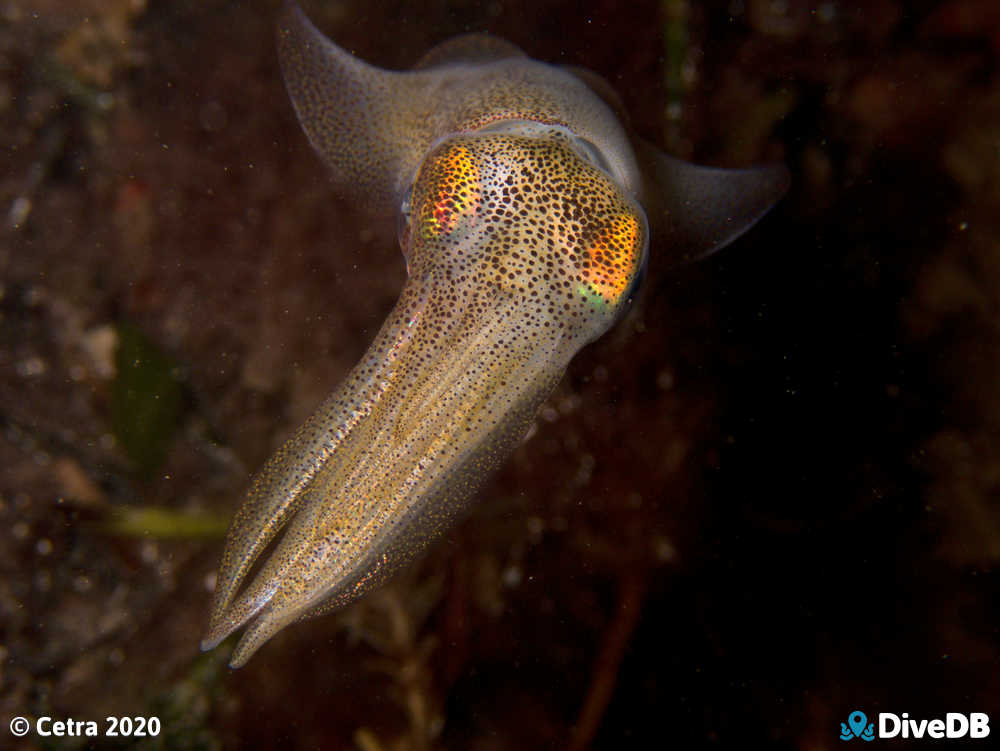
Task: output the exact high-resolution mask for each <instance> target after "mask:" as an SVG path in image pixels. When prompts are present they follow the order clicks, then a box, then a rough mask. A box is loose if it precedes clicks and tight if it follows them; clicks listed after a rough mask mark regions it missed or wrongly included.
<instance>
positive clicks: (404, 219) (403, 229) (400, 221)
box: [396, 185, 413, 257]
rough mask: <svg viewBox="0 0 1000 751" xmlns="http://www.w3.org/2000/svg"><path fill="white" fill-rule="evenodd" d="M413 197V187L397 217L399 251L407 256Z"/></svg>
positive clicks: (404, 198)
mask: <svg viewBox="0 0 1000 751" xmlns="http://www.w3.org/2000/svg"><path fill="white" fill-rule="evenodd" d="M412 196H413V186H412V185H411V186H410V189H409V190H407V191H406V195H405V196H403V201H402V203H400V204H399V215H398V216H397V217H396V237H397V239H398V240H399V249H400V250H401V251H403V256H404V257H405V256H406V245H407V243H408V242H409V240H410V199H411V198H412Z"/></svg>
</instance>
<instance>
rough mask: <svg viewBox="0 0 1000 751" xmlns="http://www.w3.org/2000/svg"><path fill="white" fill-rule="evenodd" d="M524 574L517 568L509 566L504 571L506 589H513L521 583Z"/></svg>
mask: <svg viewBox="0 0 1000 751" xmlns="http://www.w3.org/2000/svg"><path fill="white" fill-rule="evenodd" d="M522 577H523V574H522V573H521V569H519V568H518V567H517V566H508V567H507V568H505V569H504V570H503V583H504V586H505V587H508V588H509V589H513V588H514V587H516V586H518V585H519V584H520V583H521V579H522Z"/></svg>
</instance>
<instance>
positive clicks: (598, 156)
mask: <svg viewBox="0 0 1000 751" xmlns="http://www.w3.org/2000/svg"><path fill="white" fill-rule="evenodd" d="M573 146H574V147H575V148H576V150H577V151H578V152H579V153H580V154H581V155H582V156H583V157H584V158H585V159H586V160H587V161H588V162H590V163H591V164H593V165H594V166H595V167H599V168H600V169H602V170H603V171H604V172H606V173H607V174H609V175H613V174H614V173H613V172H612V171H611V163H610V162H609V161H608V160H607V159H606V158H605V157H604V152H602V151H601V150H600V149H599V148H597V146H596V145H594V144H593V143H591V142H590V141H588V140H587V139H586V138H580V137H579V136H574V137H573Z"/></svg>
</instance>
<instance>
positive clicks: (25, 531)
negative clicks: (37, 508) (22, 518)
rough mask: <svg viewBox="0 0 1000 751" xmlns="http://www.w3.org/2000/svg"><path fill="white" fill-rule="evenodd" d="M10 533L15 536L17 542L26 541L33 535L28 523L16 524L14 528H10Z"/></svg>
mask: <svg viewBox="0 0 1000 751" xmlns="http://www.w3.org/2000/svg"><path fill="white" fill-rule="evenodd" d="M10 533H11V534H12V535H14V539H15V540H26V539H28V535H29V534H30V533H31V527H29V526H28V523H27V522H15V523H14V526H13V527H11V528H10Z"/></svg>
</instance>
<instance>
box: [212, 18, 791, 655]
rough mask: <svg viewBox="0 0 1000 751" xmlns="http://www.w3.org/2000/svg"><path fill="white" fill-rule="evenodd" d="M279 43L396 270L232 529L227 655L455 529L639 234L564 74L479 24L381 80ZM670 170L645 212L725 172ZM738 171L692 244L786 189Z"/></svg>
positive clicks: (636, 260)
mask: <svg viewBox="0 0 1000 751" xmlns="http://www.w3.org/2000/svg"><path fill="white" fill-rule="evenodd" d="M279 51H280V54H281V57H282V65H283V69H284V71H285V76H286V81H287V83H288V87H289V91H290V93H291V95H292V98H293V102H294V103H295V106H296V110H297V111H298V113H299V117H300V119H301V120H302V122H303V126H304V128H305V130H306V132H307V133H308V134H309V136H310V139H311V140H312V141H313V144H314V145H315V146H316V148H317V150H318V151H319V152H320V154H321V155H322V156H324V158H325V159H326V160H327V161H328V162H329V164H330V165H331V168H332V169H333V172H334V176H335V181H336V182H337V183H338V184H339V185H340V186H341V188H342V189H345V190H350V192H351V193H352V194H353V195H356V196H357V197H358V198H359V199H360V200H361V201H362V202H364V203H365V204H367V205H368V206H369V207H370V208H372V209H373V210H374V211H375V212H376V213H383V214H385V213H390V212H398V213H399V214H400V217H399V220H400V223H401V226H402V231H401V242H402V243H403V250H404V254H405V256H406V260H407V268H408V280H407V283H406V286H405V287H404V289H403V292H402V294H401V296H400V300H399V302H398V304H397V305H396V308H395V309H394V310H393V312H392V314H391V315H390V316H389V318H388V320H387V321H386V323H385V324H384V326H383V327H382V330H381V331H380V332H379V334H378V335H377V337H376V338H375V341H374V342H373V343H372V345H371V347H370V348H369V350H368V352H367V353H366V354H365V356H364V358H363V359H362V361H361V362H360V363H359V364H358V365H357V367H356V368H355V369H354V370H353V371H352V373H351V374H350V375H349V377H348V378H347V380H346V381H345V382H344V383H343V384H342V385H341V386H340V387H339V388H338V390H337V391H335V392H334V394H333V395H332V396H331V397H330V398H329V399H327V400H326V402H324V403H323V404H322V405H321V406H320V408H319V409H318V411H317V412H316V413H315V414H314V415H313V416H312V417H311V418H310V419H309V420H308V421H307V422H306V423H305V424H304V425H303V426H302V427H301V428H300V429H299V430H298V431H297V432H296V433H295V435H293V437H292V438H291V439H290V440H289V441H288V442H287V443H286V444H285V445H284V446H283V447H282V448H281V449H280V450H279V451H278V452H277V453H276V454H275V455H274V456H273V457H272V458H271V459H270V460H269V461H268V462H267V464H266V465H265V466H264V467H263V469H262V470H261V471H260V472H259V474H258V475H257V476H256V478H255V480H254V482H253V484H252V486H251V488H250V491H249V493H248V496H247V498H246V500H245V501H244V503H243V505H242V506H241V507H240V509H239V511H238V512H237V514H236V516H235V518H234V520H233V523H232V526H231V528H230V531H229V534H228V536H227V540H226V547H225V551H224V553H223V558H222V563H221V567H220V572H219V578H218V584H217V587H216V592H215V599H214V603H213V609H212V614H211V618H210V624H209V632H208V634H207V636H206V638H205V640H204V642H203V647H204V648H206V649H207V648H211V647H213V646H215V645H216V644H218V642H219V641H221V640H222V639H223V638H225V637H226V636H227V635H228V634H230V633H232V632H233V631H234V630H236V629H238V628H240V627H241V626H244V625H248V628H247V630H246V632H245V633H244V635H243V637H242V639H241V641H240V643H239V645H238V646H237V648H236V651H235V652H234V654H233V657H232V661H231V664H233V665H234V666H236V665H241V664H243V663H244V662H246V660H247V659H248V658H249V657H250V656H251V655H252V654H253V652H254V651H256V650H257V649H258V648H259V647H260V646H261V645H262V644H263V643H264V642H265V641H266V640H267V639H269V638H270V637H271V636H272V635H273V634H274V633H276V632H277V631H278V630H280V629H281V628H283V627H284V626H286V625H288V624H289V623H291V622H293V621H295V620H298V619H300V618H303V617H307V616H309V615H314V614H316V613H318V612H323V611H325V610H329V609H331V608H336V607H341V606H343V605H345V604H347V603H348V602H350V601H352V600H354V599H357V598H358V597H360V596H362V595H364V594H365V593H366V592H368V591H370V590H371V589H372V588H373V587H374V586H376V585H377V584H379V583H380V582H382V581H384V580H385V578H386V577H387V576H389V575H391V574H392V573H393V572H394V571H396V570H398V568H399V567H400V566H401V565H404V564H406V563H407V562H408V561H410V560H411V559H412V558H413V557H414V556H415V555H417V554H418V553H419V552H421V551H422V550H423V549H425V548H426V546H427V545H428V544H429V543H430V542H431V541H432V540H433V539H435V538H436V537H437V536H439V535H440V534H441V533H442V532H444V531H445V530H446V529H448V528H449V527H450V526H451V525H452V524H453V523H454V522H455V520H456V519H457V518H458V517H459V515H460V514H461V512H462V511H463V510H464V509H465V508H466V507H467V505H468V502H469V500H470V499H471V498H472V497H473V495H474V493H475V491H476V489H477V488H478V487H479V486H480V485H481V483H482V482H483V480H484V479H485V478H486V477H488V476H489V474H490V472H491V471H492V470H493V469H495V468H496V467H497V466H498V465H499V464H500V463H501V462H502V461H504V459H506V457H507V456H508V455H509V454H510V452H511V451H512V450H513V448H514V447H515V446H516V445H517V443H518V442H519V441H520V439H521V438H522V436H523V435H524V433H525V432H526V431H527V429H528V427H529V426H530V424H531V421H532V419H533V417H534V414H535V411H536V410H537V408H538V406H539V404H540V403H541V402H542V401H543V400H544V399H545V398H546V396H548V394H549V393H551V391H552V389H553V388H554V387H555V385H556V383H557V382H558V381H559V379H560V378H561V377H562V374H563V372H564V371H565V368H566V366H567V364H568V363H569V361H570V360H571V359H572V357H573V356H574V355H575V354H576V352H577V351H579V349H580V348H581V347H582V346H583V345H584V344H586V343H587V342H589V341H592V340H593V339H595V338H597V337H598V336H600V335H601V334H603V333H604V332H605V331H606V330H607V329H608V328H609V327H610V326H612V325H613V324H614V322H615V321H616V320H617V319H618V318H619V317H620V315H621V313H622V311H623V310H624V309H625V307H626V306H627V304H628V301H629V299H630V297H631V295H632V294H633V293H634V291H635V288H636V284H637V280H638V279H639V277H640V275H641V272H642V269H643V267H644V265H645V262H646V255H647V249H648V246H649V226H648V222H647V217H646V213H645V212H644V210H643V208H642V205H641V203H640V197H641V194H642V189H643V188H642V186H643V179H642V176H641V173H640V172H639V170H638V167H637V162H636V157H635V153H634V152H633V150H632V147H631V145H630V143H629V140H628V138H627V136H626V134H625V132H624V130H623V128H622V127H621V125H620V123H619V122H618V121H617V119H616V118H615V117H614V115H613V113H612V111H611V109H610V108H609V107H608V106H607V105H606V104H605V103H604V101H602V100H601V99H600V98H599V97H598V96H597V95H596V94H594V93H593V91H591V89H590V88H589V87H588V86H587V85H586V84H584V83H583V81H582V80H581V79H579V78H577V77H576V76H574V75H572V74H570V73H568V72H566V71H563V70H560V69H557V68H553V67H550V66H547V65H544V64H542V63H538V62H534V61H531V60H528V59H527V58H525V57H523V55H521V53H520V52H519V51H518V50H516V48H513V47H511V46H510V45H508V44H506V43H504V42H501V41H499V40H495V39H492V38H489V37H460V38H459V39H458V40H455V41H453V42H451V43H448V44H446V45H444V46H442V47H441V48H439V49H438V50H436V51H434V52H432V53H431V54H430V55H428V57H427V58H425V60H424V62H423V63H422V65H421V67H420V69H419V70H417V71H415V72H412V73H389V72H387V71H381V70H379V69H377V68H372V67H371V66H368V65H366V64H364V63H362V62H361V61H359V60H356V59H355V58H353V57H351V56H350V55H347V53H345V52H344V51H343V50H341V49H340V48H338V47H336V45H334V44H333V43H332V42H329V40H326V39H325V38H324V37H322V35H320V34H319V32H318V31H316V29H315V28H313V27H312V25H311V24H309V22H308V21H307V20H306V19H305V17H304V16H302V14H301V12H299V11H298V9H297V8H295V7H294V6H291V5H290V6H288V7H286V10H285V14H284V16H283V20H282V23H281V27H280V30H279ZM677 164H678V165H683V163H677ZM666 165H667V166H666V167H663V165H662V164H661V165H659V166H658V167H657V168H656V169H669V167H670V162H667V163H666ZM685 170H691V171H693V172H690V174H692V175H695V176H697V177H699V180H700V181H699V180H690V181H689V180H688V179H687V178H686V177H685V174H688V173H685ZM669 172H670V175H671V176H672V177H673V178H674V179H675V181H679V182H680V183H681V184H682V186H681V189H679V190H675V191H674V192H673V194H675V195H674V197H673V198H670V199H669V200H667V201H666V203H663V202H659V203H656V204H655V205H656V206H657V209H656V210H657V212H658V214H659V215H660V218H661V219H662V218H663V217H664V216H666V215H668V214H670V213H671V212H676V209H674V208H672V207H674V206H675V205H679V206H681V207H683V204H684V201H686V200H687V197H686V196H685V194H684V191H683V183H685V182H686V181H687V182H691V183H692V184H696V185H697V190H698V191H701V192H702V193H704V192H705V191H706V188H707V190H708V192H709V193H710V194H712V195H714V196H715V195H716V194H717V193H718V191H714V190H713V187H712V186H713V185H714V183H715V182H717V181H715V175H716V174H717V173H718V174H719V175H721V174H722V172H723V171H717V170H716V171H711V170H704V169H703V168H697V167H694V166H693V165H683V166H678V168H677V169H674V170H669ZM736 174H737V175H742V178H741V180H742V182H740V183H739V184H740V189H739V190H738V191H736V192H733V200H728V201H727V200H725V199H724V198H723V199H719V200H720V202H721V204H722V205H723V206H724V208H725V211H727V212H729V213H728V215H721V214H719V213H718V212H709V213H710V214H711V216H710V217H709V219H708V220H706V221H697V222H694V223H693V226H695V227H696V229H697V233H703V234H707V235H708V239H707V240H705V239H698V240H697V242H696V243H694V245H695V246H696V250H699V251H705V250H710V249H712V248H714V247H716V246H718V245H720V244H722V243H724V242H727V241H728V240H729V239H731V238H732V237H733V236H735V234H739V232H740V231H742V229H745V228H746V227H748V226H749V225H750V224H752V223H753V222H754V221H756V218H757V217H759V216H760V214H761V213H763V211H764V210H766V207H767V205H769V203H770V202H773V200H775V199H776V197H777V196H778V195H780V192H783V190H784V186H783V183H782V181H781V179H780V177H781V176H780V175H777V178H776V173H775V172H774V170H773V169H772V170H770V171H767V170H764V171H761V172H749V171H741V172H738V173H736ZM678 175H679V177H678ZM754 176H756V178H755V177H754ZM723 184H724V183H722V182H720V183H719V185H720V186H721V185H723ZM768 186H770V190H771V195H765V196H763V197H761V198H756V197H755V198H753V199H748V198H747V197H746V196H745V189H746V188H748V187H749V188H750V189H754V188H762V189H763V188H768ZM775 186H776V187H777V190H776V189H775ZM720 189H721V188H720ZM758 192H760V191H758ZM763 192H765V193H766V190H764V191H763ZM751 193H752V194H754V191H753V190H751ZM716 197H717V196H716ZM664 206H666V207H667V208H664ZM734 206H735V207H736V208H735V209H734V208H733V207H734ZM734 218H735V225H736V227H735V230H734V227H733V225H734ZM671 226H673V227H674V228H680V229H679V230H677V231H676V232H675V237H676V239H677V244H678V246H679V247H683V248H684V249H685V252H687V251H688V250H689V246H688V244H685V242H684V240H683V237H684V236H687V235H690V234H697V233H687V232H684V231H683V228H684V226H685V224H684V222H675V223H673V224H672V225H671ZM713 227H714V229H713ZM734 232H735V234H734ZM722 235H725V237H723V236H722ZM282 530H283V536H282V537H281V538H280V540H278V542H277V543H276V545H275V547H274V549H273V553H272V554H271V555H270V557H269V558H268V559H267V560H266V561H264V563H263V564H262V565H261V566H260V570H259V571H258V572H257V573H256V575H255V576H254V577H253V578H252V579H251V580H250V581H249V583H248V582H247V581H246V579H247V575H248V574H249V572H250V570H251V568H252V566H253V565H254V563H255V562H256V561H257V559H258V557H259V556H260V554H261V552H262V551H263V550H264V548H265V547H266V546H267V545H268V544H269V543H270V542H271V541H272V540H274V539H275V537H276V536H277V535H278V533H279V532H282Z"/></svg>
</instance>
